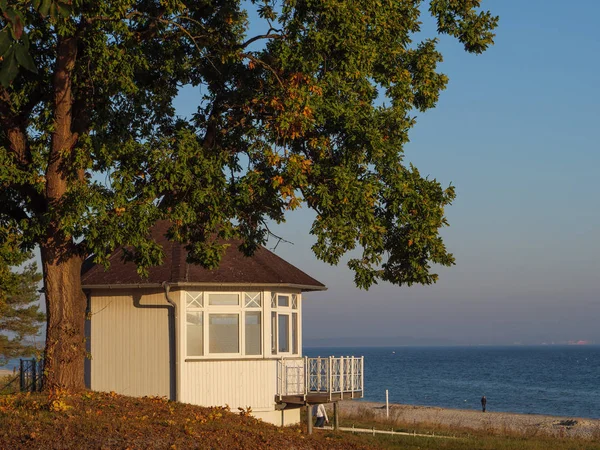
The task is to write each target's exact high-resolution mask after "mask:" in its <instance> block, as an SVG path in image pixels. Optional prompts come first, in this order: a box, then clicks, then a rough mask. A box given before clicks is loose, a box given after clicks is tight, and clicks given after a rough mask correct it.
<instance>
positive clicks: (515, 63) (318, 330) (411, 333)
mask: <svg viewBox="0 0 600 450" xmlns="http://www.w3.org/2000/svg"><path fill="white" fill-rule="evenodd" d="M483 6H484V8H486V9H490V10H492V12H493V13H494V14H497V15H499V16H500V25H499V28H498V30H497V36H496V45H495V46H494V47H492V48H491V49H489V50H488V51H487V52H486V53H485V54H483V55H478V56H475V55H469V54H467V53H465V52H464V51H463V49H462V47H461V45H460V44H458V43H457V42H455V41H454V40H453V39H451V38H446V37H444V38H442V40H441V49H442V51H443V54H444V57H445V61H444V63H443V64H442V65H441V70H442V71H443V72H444V73H446V74H447V75H448V76H449V77H450V83H449V86H448V89H447V90H446V91H444V92H443V93H442V96H441V99H440V101H439V103H438V106H437V108H435V109H433V110H430V111H428V112H427V113H425V114H422V115H420V116H419V119H418V123H417V125H416V127H415V128H414V129H413V130H412V133H411V135H410V137H411V142H410V144H409V145H407V146H406V148H405V156H406V160H407V161H410V162H413V163H414V164H415V165H416V166H417V167H418V168H419V170H420V171H421V173H422V174H424V175H425V174H429V175H430V176H431V177H433V178H437V179H438V180H440V181H441V182H442V183H443V184H444V185H447V184H449V183H452V184H453V185H455V186H456V191H457V198H456V200H455V202H454V204H453V205H452V206H451V207H449V208H448V209H447V216H448V219H449V221H450V225H451V226H450V227H449V228H446V229H445V230H444V231H443V235H444V237H445V240H446V244H447V246H448V248H449V249H450V251H452V252H453V253H454V255H455V257H456V266H454V267H452V268H443V269H440V270H439V272H438V273H439V274H440V280H439V282H438V283H437V284H436V285H433V286H413V287H396V286H392V285H390V284H387V283H381V284H379V285H377V286H375V287H373V288H371V289H370V290H369V291H362V290H359V289H357V288H356V287H355V286H354V283H353V274H352V273H351V271H350V270H349V269H348V268H347V267H346V266H345V265H344V264H340V265H339V266H337V267H331V266H328V265H327V264H324V263H321V262H319V261H317V260H316V259H315V257H314V256H313V254H312V252H311V250H310V247H311V245H312V244H313V243H314V238H313V237H312V236H310V234H309V229H310V226H311V222H312V219H313V213H312V212H311V211H309V210H307V209H303V210H300V211H295V212H293V213H291V214H289V216H288V219H287V222H286V223H285V224H282V225H279V226H277V227H276V228H275V231H276V232H277V233H278V234H279V235H281V236H283V237H284V238H285V239H287V240H289V241H292V242H293V243H294V244H293V245H289V244H280V245H279V246H278V247H277V250H276V253H278V254H279V255H280V256H282V257H283V258H285V259H287V260H288V261H290V262H291V263H293V264H295V265H296V266H298V267H300V268H301V269H303V270H304V271H306V272H307V273H309V274H311V275H312V276H314V277H315V278H317V279H318V280H320V281H321V282H323V283H325V284H326V285H327V286H328V287H329V290H328V291H326V292H318V293H309V294H307V295H305V302H304V326H303V331H304V338H305V340H308V339H319V338H334V337H350V336H353V337H355V338H357V339H359V342H360V337H381V338H386V337H389V338H390V339H389V343H390V345H394V344H396V343H398V341H397V340H394V339H393V337H395V336H406V337H411V338H413V339H416V340H419V339H422V340H424V342H425V340H426V341H427V342H429V343H431V342H438V343H456V344H511V343H517V342H520V343H525V344H539V343H544V342H545V343H552V342H555V343H564V342H567V341H570V340H580V339H582V340H589V341H592V342H594V343H596V344H600V326H598V323H597V322H598V318H599V317H600V288H599V287H598V286H599V283H598V278H599V277H600V263H599V259H598V255H600V238H599V237H598V236H597V233H598V232H600V200H599V199H598V196H599V195H600V188H599V187H598V185H597V182H596V172H597V171H598V170H600V155H599V152H598V144H597V130H599V129H600V127H599V125H598V123H599V119H600V114H599V112H598V105H600V87H599V81H600V77H599V74H598V72H599V71H600V57H599V56H600V34H599V33H598V32H597V31H596V30H597V25H596V21H597V18H598V17H600V2H597V1H596V0H578V1H576V2H566V1H564V0H484V1H483ZM423 20H424V26H423V31H424V34H426V35H430V34H431V31H432V30H433V25H434V24H433V21H432V19H430V18H428V17H424V18H423ZM198 99H199V96H198V95H197V92H195V90H193V89H191V88H186V89H184V91H183V93H182V95H180V97H179V99H178V101H177V102H176V107H177V108H178V111H179V112H180V113H181V114H182V115H189V114H190V113H191V112H193V111H194V110H195V108H196V106H197V102H198ZM384 341H385V340H384Z"/></svg>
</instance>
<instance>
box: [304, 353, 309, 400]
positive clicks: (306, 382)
mask: <svg viewBox="0 0 600 450" xmlns="http://www.w3.org/2000/svg"><path fill="white" fill-rule="evenodd" d="M308 383H309V380H308V356H305V357H304V401H306V394H308Z"/></svg>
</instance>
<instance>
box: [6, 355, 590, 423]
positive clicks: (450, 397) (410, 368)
mask: <svg viewBox="0 0 600 450" xmlns="http://www.w3.org/2000/svg"><path fill="white" fill-rule="evenodd" d="M304 354H305V355H306V356H312V357H314V356H364V357H365V380H364V383H365V390H364V398H363V400H365V401H372V402H380V403H385V391H386V390H387V391H388V395H389V402H390V403H402V404H409V405H424V406H439V407H442V408H456V409H475V410H476V409H480V408H481V403H480V400H481V397H482V396H483V395H485V396H486V398H487V410H488V411H504V412H516V413H523V414H546V415H552V416H565V417H587V418H594V419H600V346H554V345H552V346H539V347H521V346H511V347H487V346H486V347H483V346H481V347H479V346H472V347H313V348H310V347H309V348H306V347H305V348H304ZM13 367H16V368H17V370H18V367H19V360H18V359H17V360H11V361H10V362H9V364H8V365H7V366H3V367H1V368H2V369H10V370H12V368H13Z"/></svg>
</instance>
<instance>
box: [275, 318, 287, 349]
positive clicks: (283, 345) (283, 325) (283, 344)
mask: <svg viewBox="0 0 600 450" xmlns="http://www.w3.org/2000/svg"><path fill="white" fill-rule="evenodd" d="M277 331H279V349H278V350H279V353H289V351H290V337H289V336H290V316H289V315H288V314H279V317H278V322H277Z"/></svg>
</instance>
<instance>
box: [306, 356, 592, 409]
mask: <svg viewBox="0 0 600 450" xmlns="http://www.w3.org/2000/svg"><path fill="white" fill-rule="evenodd" d="M304 353H305V355H307V356H312V357H314V356H364V358H365V363H364V364H365V368H364V371H365V374H364V376H365V379H364V384H365V388H364V399H363V400H366V401H373V402H381V403H385V393H386V390H387V391H388V395H389V402H390V403H402V404H409V405H425V406H439V407H443V408H456V409H480V408H481V397H482V396H483V395H485V396H486V398H487V410H488V411H504V412H515V413H523V414H546V415H553V416H567V417H584V418H595V419H598V418H600V346H554V345H552V346H539V347H521V346H511V347H488V346H485V347H484V346H473V347H362V348H361V347H352V348H351V347H343V348H341V347H337V348H335V347H318V348H317V347H315V348H304Z"/></svg>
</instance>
